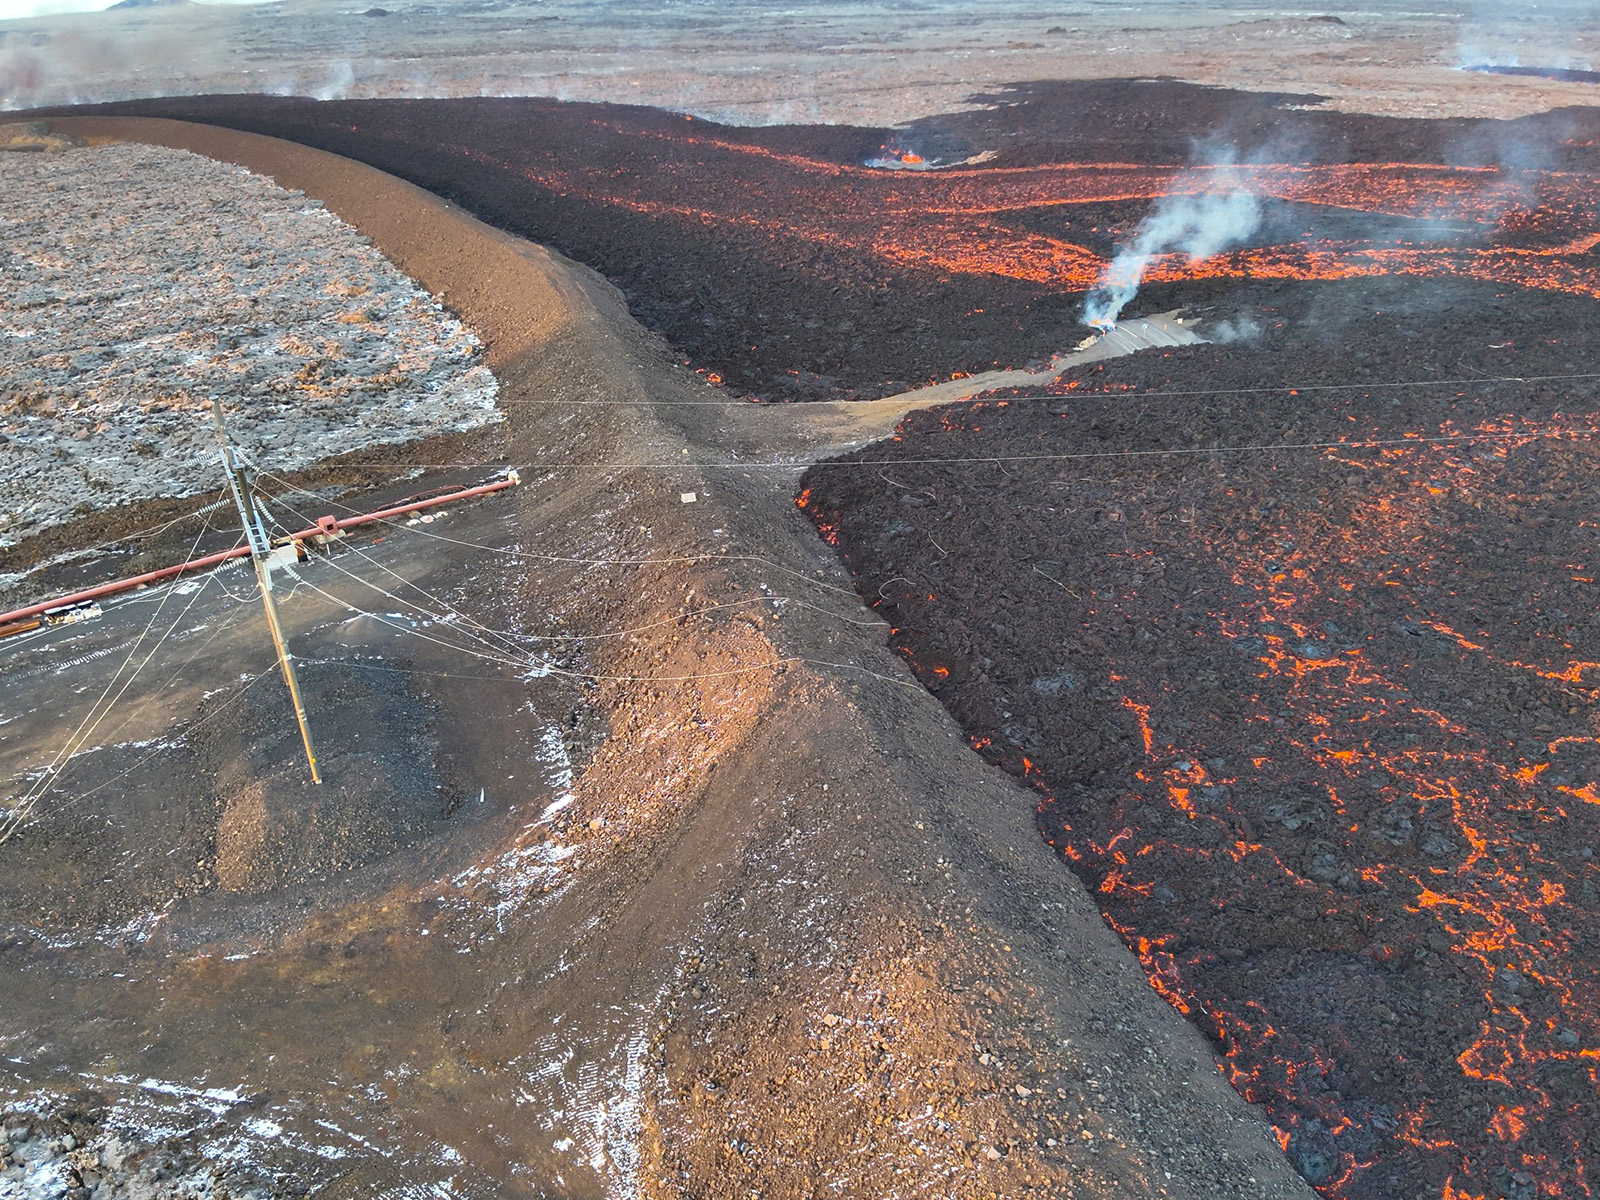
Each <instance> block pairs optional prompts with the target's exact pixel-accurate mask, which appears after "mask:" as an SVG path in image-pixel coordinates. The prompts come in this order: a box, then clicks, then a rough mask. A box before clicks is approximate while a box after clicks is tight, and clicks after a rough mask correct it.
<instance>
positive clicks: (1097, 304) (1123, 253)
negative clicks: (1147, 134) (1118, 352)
mask: <svg viewBox="0 0 1600 1200" xmlns="http://www.w3.org/2000/svg"><path fill="white" fill-rule="evenodd" d="M1232 166H1233V164H1232V163H1222V164H1219V165H1218V166H1216V167H1213V168H1211V169H1210V170H1206V171H1203V172H1202V171H1196V172H1192V173H1191V174H1189V175H1186V176H1184V177H1183V178H1180V179H1178V180H1176V181H1175V182H1174V187H1175V188H1180V189H1184V190H1181V191H1174V192H1169V193H1168V194H1167V195H1165V196H1163V197H1162V198H1161V200H1160V202H1159V203H1157V205H1156V207H1155V210H1154V211H1153V212H1151V213H1150V215H1149V216H1147V217H1146V218H1145V219H1144V220H1143V221H1141V222H1140V223H1139V228H1138V231H1137V232H1136V233H1135V234H1134V237H1133V241H1132V242H1130V243H1129V244H1128V245H1126V246H1124V247H1122V248H1121V249H1120V250H1118V251H1117V254H1116V257H1115V258H1113V259H1112V260H1111V264H1110V266H1108V267H1107V268H1106V272H1105V274H1104V275H1103V276H1101V278H1100V282H1099V284H1098V285H1096V287H1095V289H1094V291H1092V292H1090V293H1089V301H1088V304H1087V306H1086V307H1085V309H1084V314H1083V319H1084V322H1085V324H1088V325H1097V326H1101V327H1104V326H1108V325H1114V324H1116V321H1117V318H1118V317H1119V316H1121V315H1122V310H1123V309H1124V308H1126V307H1127V306H1128V301H1130V300H1132V299H1133V298H1134V296H1135V295H1136V294H1137V293H1138V291H1139V284H1140V283H1141V282H1143V280H1144V274H1145V272H1146V271H1147V270H1149V268H1150V264H1151V263H1152V262H1153V261H1154V260H1155V259H1156V258H1157V257H1158V256H1159V255H1162V254H1170V253H1173V252H1175V251H1176V252H1179V253H1182V254H1185V255H1187V256H1188V258H1189V261H1190V262H1198V261H1199V260H1201V259H1205V258H1210V257H1211V256H1212V255H1213V254H1220V253H1222V251H1224V250H1227V249H1229V248H1230V247H1232V246H1237V245H1238V244H1239V243H1240V242H1242V241H1244V240H1245V239H1246V238H1248V237H1249V236H1250V235H1251V234H1252V233H1254V232H1255V231H1256V229H1257V227H1258V226H1259V225H1260V224H1261V201H1260V200H1259V199H1257V198H1256V196H1255V194H1254V193H1253V192H1251V191H1249V190H1248V189H1247V188H1246V187H1245V186H1244V182H1243V181H1242V180H1241V179H1240V178H1239V175H1238V173H1237V172H1236V171H1234V170H1233V169H1232Z"/></svg>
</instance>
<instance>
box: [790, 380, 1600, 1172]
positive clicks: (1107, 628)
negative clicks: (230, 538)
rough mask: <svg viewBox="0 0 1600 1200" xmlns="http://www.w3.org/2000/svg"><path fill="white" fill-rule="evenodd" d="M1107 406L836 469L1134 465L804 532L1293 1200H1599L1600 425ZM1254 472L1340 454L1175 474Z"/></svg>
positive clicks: (840, 476)
mask: <svg viewBox="0 0 1600 1200" xmlns="http://www.w3.org/2000/svg"><path fill="white" fill-rule="evenodd" d="M1196 353H1202V352H1196ZM1203 353H1204V354H1206V355H1210V356H1212V357H1215V356H1217V355H1218V354H1221V353H1225V352H1216V351H1205V352H1203ZM1206 365H1207V364H1200V366H1198V367H1197V374H1198V375H1199V376H1200V377H1202V378H1203V377H1204V376H1205V375H1207V374H1212V373H1215V372H1214V369H1213V370H1211V371H1207V370H1204V369H1203V367H1204V366H1206ZM1159 369H1160V370H1163V371H1166V372H1171V371H1172V370H1173V365H1172V363H1170V362H1169V363H1166V364H1164V365H1163V366H1161V367H1160V368H1159ZM1126 370H1127V371H1128V372H1130V373H1131V374H1132V376H1133V378H1134V379H1136V380H1138V382H1140V383H1141V384H1143V383H1146V382H1150V383H1160V382H1164V380H1162V379H1161V378H1160V377H1155V376H1152V377H1150V378H1149V379H1147V380H1146V379H1139V376H1138V372H1139V371H1140V370H1145V371H1148V370H1150V368H1148V367H1146V368H1134V367H1129V368H1126ZM1106 374H1107V375H1110V374H1112V369H1111V368H1108V369H1107V371H1106ZM1172 382H1173V386H1174V387H1176V386H1177V385H1178V384H1179V383H1180V382H1182V381H1180V380H1178V379H1176V378H1174V379H1173V380H1172ZM1102 384H1104V385H1105V386H1103V387H1102V388H1093V389H1090V388H1080V389H1078V390H1077V391H1076V392H1075V393H1073V394H1074V396H1075V400H1074V403H1073V404H1072V405H1070V406H1069V405H1060V404H1058V405H1056V406H1055V407H1054V410H1052V409H1050V408H1047V407H1046V405H1045V404H1043V403H1040V402H1038V401H1027V400H1022V399H1018V400H1014V401H1011V402H1009V403H1008V402H998V403H991V404H980V405H977V406H974V407H971V408H969V409H965V410H947V411H945V412H943V413H942V414H941V413H938V412H935V413H931V414H916V415H914V416H912V417H910V418H908V419H907V421H906V423H905V426H904V427H903V428H902V431H901V432H900V434H898V435H897V437H896V438H895V439H894V440H893V441H892V442H890V443H887V446H888V452H887V453H885V449H884V447H883V446H878V447H874V448H873V449H872V450H871V451H867V452H862V454H861V455H858V457H868V458H871V459H873V460H874V461H878V460H880V459H882V458H885V457H887V458H890V459H893V458H895V457H898V456H904V457H905V458H906V459H908V460H914V459H925V458H930V457H931V458H940V457H958V456H972V455H978V456H991V455H993V456H1004V455H1007V454H1049V453H1052V452H1059V453H1066V454H1071V453H1076V452H1082V451H1088V452H1093V453H1098V452H1104V451H1121V452H1127V451H1130V450H1131V451H1135V452H1137V453H1136V454H1134V455H1133V456H1130V457H1126V458H1108V459H1099V460H1096V459H1085V460H1083V461H1070V462H1065V463H1059V464H1056V463H1034V464H1028V463H1022V462H1017V463H1012V464H1007V465H1006V469H1005V470H1004V471H1001V470H998V469H997V468H995V467H993V466H989V467H975V466H974V465H973V464H966V465H961V466H943V467H941V466H939V465H937V464H929V463H926V462H922V463H918V462H911V461H908V462H906V463H904V464H903V465H890V466H888V467H879V466H874V467H873V468H872V470H871V471H870V472H863V471H852V470H849V469H847V468H845V467H841V466H824V467H821V468H817V469H814V470H813V471H812V472H810V474H809V475H808V476H807V483H808V485H809V486H808V488H807V490H806V491H805V492H804V493H802V496H801V498H800V505H801V507H802V509H803V510H804V511H806V512H807V513H808V514H810V515H811V516H812V517H813V519H814V520H816V521H817V522H818V524H819V525H820V526H821V527H822V528H823V530H824V533H825V535H826V536H828V537H829V540H830V541H833V542H834V543H835V544H836V545H838V546H839V547H840V549H841V550H842V551H843V552H844V553H845V555H846V558H847V559H848V560H849V561H850V563H851V565H852V568H853V569H854V570H855V571H856V572H857V576H858V583H859V587H860V590H861V592H862V594H863V595H864V596H865V597H867V598H868V599H869V600H870V601H872V602H873V603H874V604H875V606H876V607H878V608H879V609H880V611H882V612H884V614H885V616H886V617H887V618H888V619H889V620H890V621H891V622H892V624H893V625H894V627H895V633H894V639H893V640H894V644H895V645H896V647H897V648H899V649H900V650H902V652H904V653H905V655H906V656H907V658H908V660H909V661H910V662H911V665H912V666H913V669H914V670H915V671H916V672H917V674H918V676H919V677H920V678H921V679H923V680H924V681H925V682H926V683H927V684H928V686H929V687H931V688H933V689H934V690H935V691H936V692H937V693H938V694H939V695H940V697H941V699H943V700H944V701H945V703H946V704H947V705H948V706H949V707H950V708H951V710H952V712H953V713H955V715H956V716H957V717H958V719H960V720H961V721H962V723H963V725H964V726H965V727H966V728H967V729H968V730H969V731H970V733H971V736H972V739H973V744H974V746H975V747H976V748H977V749H978V750H979V751H980V753H983V754H985V755H986V756H987V757H989V758H990V759H991V760H992V761H995V762H997V763H999V764H1000V765H1002V766H1003V767H1005V768H1006V769H1008V770H1010V771H1012V772H1013V773H1015V774H1017V775H1019V776H1020V777H1022V778H1024V779H1025V780H1026V781H1027V782H1028V783H1029V784H1030V785H1032V786H1033V788H1034V789H1035V790H1036V791H1037V792H1038V793H1039V795H1040V797H1041V799H1040V804H1039V821H1040V828H1041V831H1042V832H1043V834H1044V836H1045V837H1046V838H1047V839H1049V840H1050V841H1051V842H1052V844H1054V845H1055V846H1056V847H1057V848H1058V850H1059V851H1060V853H1061V854H1062V855H1063V856H1064V857H1065V858H1066V859H1067V860H1068V862H1069V863H1070V864H1071V865H1072V866H1073V867H1074V869H1075V870H1076V871H1077V872H1078V873H1079V874H1080V875H1081V876H1082V877H1083V878H1084V879H1085V881H1086V882H1087V883H1089V884H1090V886H1091V887H1093V888H1094V889H1095V890H1096V891H1097V894H1098V897H1099V900H1100V903H1101V905H1102V907H1103V910H1104V911H1105V913H1106V915H1107V918H1108V920H1109V921H1110V922H1111V923H1112V925H1113V926H1114V927H1115V928H1116V929H1117V930H1118V931H1119V932H1120V933H1121V934H1122V935H1123V937H1124V938H1125V940H1126V941H1127V942H1128V944H1129V945H1130V947H1132V948H1133V949H1134V950H1135V951H1136V952H1137V953H1138V954H1139V956H1140V958H1141V959H1142V961H1143V962H1144V965H1145V967H1146V970H1147V972H1148V974H1149V976H1150V979H1151V982H1152V983H1153V984H1154V986H1155V987H1156V988H1157V990H1158V991H1159V992H1160V993H1161V994H1162V995H1163V996H1164V997H1165V998H1166V999H1167V1000H1168V1001H1169V1002H1170V1003H1172V1004H1173V1005H1174V1006H1175V1007H1177V1008H1178V1009H1180V1010H1181V1011H1182V1012H1184V1013H1186V1014H1187V1015H1188V1016H1189V1017H1190V1018H1191V1019H1192V1020H1193V1021H1194V1022H1195V1023H1197V1024H1198V1025H1199V1026H1200V1027H1201V1028H1202V1029H1203V1030H1205V1031H1206V1032H1207V1033H1208V1034H1209V1035H1210V1036H1211V1037H1212V1038H1213V1039H1214V1041H1215V1043H1216V1045H1217V1046H1218V1048H1219V1050H1220V1051H1221V1052H1222V1054H1223V1055H1224V1059H1223V1061H1224V1063H1225V1065H1226V1070H1227V1071H1228V1073H1229V1074H1230V1076H1231V1078H1232V1080H1233V1082H1234V1083H1235V1085H1236V1086H1237V1087H1238V1089H1239V1090H1240V1091H1241V1092H1242V1093H1243V1094H1244V1095H1245V1096H1246V1097H1247V1098H1249V1099H1251V1100H1253V1101H1256V1102H1258V1103H1260V1104H1262V1105H1263V1106H1265V1108H1266V1110H1267V1111H1268V1113H1269V1115H1270V1116H1271V1118H1272V1120H1273V1121H1274V1123H1275V1124H1276V1125H1277V1127H1278V1129H1279V1133H1280V1138H1281V1140H1282V1141H1283V1143H1284V1147H1285V1150H1286V1151H1287V1152H1288V1153H1289V1155H1290V1157H1291V1159H1292V1160H1293V1161H1294V1163H1295V1165H1296V1166H1297V1167H1298V1168H1299V1169H1300V1170H1301V1172H1302V1173H1303V1174H1304V1175H1305V1176H1306V1177H1307V1179H1308V1180H1309V1181H1311V1182H1312V1183H1313V1184H1314V1185H1316V1186H1317V1187H1318V1188H1319V1189H1320V1190H1321V1191H1322V1192H1323V1193H1324V1194H1326V1195H1329V1196H1334V1197H1349V1198H1352V1200H1355V1198H1360V1200H1369V1198H1376V1197H1393V1196H1406V1197H1423V1196H1438V1197H1450V1198H1453V1200H1466V1198H1468V1197H1486V1198H1491V1200H1492V1198H1497V1197H1501V1196H1505V1197H1514V1198H1521V1200H1527V1198H1530V1197H1533V1196H1587V1195H1589V1194H1590V1182H1589V1167H1588V1165H1587V1164H1588V1160H1589V1157H1590V1155H1591V1153H1592V1151H1593V1143H1594V1142H1595V1141H1596V1140H1597V1139H1600V1115H1597V1112H1596V1104H1595V1089H1596V1067H1597V1066H1600V1016H1597V1001H1600V994H1597V993H1600V987H1597V971H1600V918H1597V916H1596V904H1597V902H1600V894H1597V885H1600V874H1597V867H1596V863H1595V860H1594V853H1595V848H1596V847H1597V845H1600V742H1597V738H1596V729H1597V725H1596V721H1595V718H1594V716H1593V705H1594V701H1595V699H1596V690H1597V688H1600V661H1590V660H1600V625H1597V618H1596V616H1595V608H1594V604H1593V600H1594V595H1595V583H1594V580H1595V568H1596V566H1597V565H1600V564H1597V562H1596V560H1595V557H1594V547H1593V538H1594V530H1595V529H1596V527H1597V524H1600V522H1597V520H1596V518H1595V517H1594V516H1593V510H1592V505H1591V504H1590V502H1589V499H1588V498H1589V497H1590V496H1591V494H1592V490H1593V486H1594V483H1595V482H1596V479H1597V477H1600V476H1597V472H1596V467H1597V466H1600V457H1597V454H1596V450H1597V439H1596V434H1597V433H1600V405H1597V404H1595V402H1594V400H1593V399H1592V398H1591V400H1590V402H1589V405H1587V406H1586V407H1585V408H1584V409H1583V410H1582V411H1563V409H1562V407H1561V406H1560V405H1559V404H1557V403H1548V402H1538V401H1527V400H1526V398H1519V406H1520V407H1521V408H1522V411H1521V412H1519V413H1515V414H1513V413H1510V412H1507V411H1505V410H1504V408H1503V406H1502V405H1503V402H1501V401H1497V400H1495V399H1493V398H1492V397H1487V396H1486V395H1485V394H1484V393H1474V394H1470V395H1449V396H1447V397H1444V398H1434V399H1427V400H1425V399H1420V398H1407V399H1405V400H1404V405H1405V407H1404V408H1403V409H1395V408H1393V407H1392V406H1391V404H1390V401H1391V397H1392V393H1384V392H1380V391H1377V390H1374V392H1372V393H1370V394H1366V395H1361V396H1359V397H1352V398H1346V399H1337V398H1336V399H1326V400H1319V401H1318V402H1317V407H1316V408H1315V409H1313V410H1310V411H1308V408H1307V405H1306V402H1305V401H1304V400H1301V399H1300V398H1298V397H1292V396H1289V395H1288V394H1287V393H1285V394H1283V395H1281V396H1276V397H1273V398H1271V399H1262V400H1260V401H1259V402H1258V401H1257V400H1255V399H1252V400H1251V402H1250V405H1249V410H1250V411H1249V412H1248V413H1246V412H1244V411H1243V410H1241V412H1239V413H1233V412H1231V411H1230V410H1228V409H1227V408H1220V409H1219V408H1218V407H1217V405H1216V404H1215V402H1202V401H1200V400H1194V399H1190V400H1184V399H1180V398H1158V399H1156V400H1154V401H1146V400H1144V399H1143V398H1142V397H1139V396H1126V395H1125V394H1124V396H1123V398H1121V399H1119V400H1112V401H1105V400H1101V399H1099V397H1098V395H1094V394H1091V395H1087V396H1086V395H1085V394H1084V393H1085V391H1093V392H1097V393H1099V394H1101V395H1103V394H1104V393H1105V392H1109V391H1111V390H1112V385H1109V384H1108V383H1107V381H1105V380H1104V379H1102ZM1121 386H1128V385H1127V384H1122V385H1121ZM1394 403H1395V404H1399V403H1401V402H1400V401H1395V402H1394ZM1418 431H1423V432H1426V433H1427V434H1429V435H1431V436H1433V437H1436V438H1451V439H1458V440H1451V441H1443V442H1439V441H1427V440H1424V439H1423V438H1422V437H1420V436H1417V433H1418ZM1407 434H1409V435H1411V436H1407ZM1369 439H1374V440H1383V441H1388V440H1391V439H1393V440H1395V441H1396V442H1398V443H1399V444H1393V445H1378V446H1362V445H1359V444H1358V443H1360V442H1362V441H1366V440H1369ZM1264 441H1271V442H1284V443H1291V444H1301V443H1306V442H1336V443H1345V445H1341V446H1338V447H1337V448H1334V449H1329V450H1301V451H1294V452H1280V453H1277V454H1261V453H1256V454H1250V455H1243V456H1240V455H1233V456H1214V455H1207V454H1195V453H1193V451H1194V449H1195V447H1196V446H1197V445H1200V446H1210V445H1218V444H1221V445H1239V444H1259V443H1261V442H1264ZM1174 449H1176V450H1177V451H1178V452H1177V453H1173V451H1174ZM1150 451H1156V452H1157V453H1153V454H1151V453H1149V452H1150ZM844 461H846V462H848V461H849V460H848V459H847V460H844ZM880 472H881V474H882V476H883V477H885V478H886V479H887V480H888V481H890V482H891V486H890V487H888V488H885V487H883V486H881V484H879V483H877V482H869V480H870V479H871V478H872V477H874V476H877V475H879V473H880Z"/></svg>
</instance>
